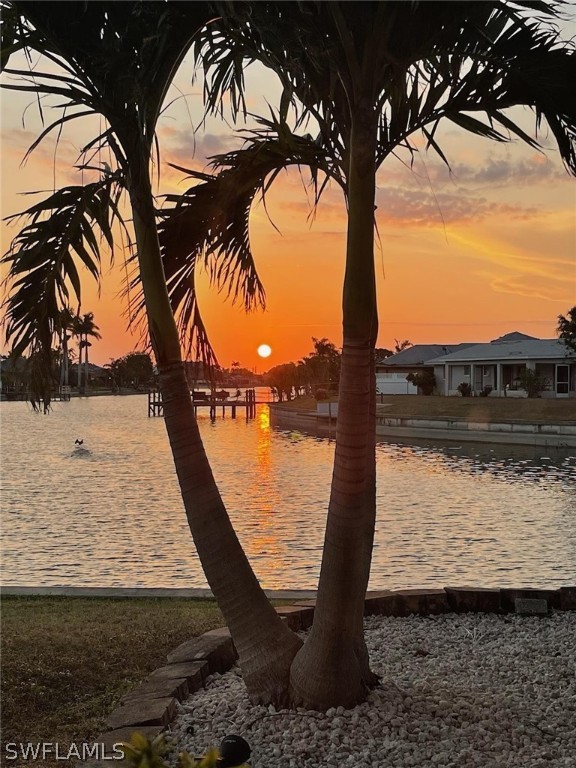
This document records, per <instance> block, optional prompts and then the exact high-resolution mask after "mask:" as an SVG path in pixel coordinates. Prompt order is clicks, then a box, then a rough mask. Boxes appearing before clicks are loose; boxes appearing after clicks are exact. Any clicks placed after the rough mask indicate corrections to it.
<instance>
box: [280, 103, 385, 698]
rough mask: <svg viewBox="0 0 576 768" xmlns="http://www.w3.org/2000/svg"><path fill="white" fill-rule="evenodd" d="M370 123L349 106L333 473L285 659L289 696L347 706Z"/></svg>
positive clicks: (358, 581)
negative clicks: (307, 597) (309, 612)
mask: <svg viewBox="0 0 576 768" xmlns="http://www.w3.org/2000/svg"><path fill="white" fill-rule="evenodd" d="M375 145H376V124H375V120H374V117H373V114H372V113H371V111H370V110H366V112H364V113H362V110H358V111H357V113H356V115H355V121H354V123H353V126H352V131H351V137H350V169H349V176H348V184H349V217H348V239H347V252H346V274H345V278H344V292H343V336H344V339H343V349H342V368H341V378H340V394H339V400H338V421H337V427H336V449H335V459H334V473H333V477H332V489H331V495H330V503H329V508H328V520H327V526H326V535H325V540H324V554H323V558H322V568H321V572H320V582H319V586H318V600H317V604H316V612H315V616H314V624H313V627H312V631H311V633H310V637H309V638H308V640H307V642H306V644H305V646H304V647H303V649H302V650H301V651H300V652H299V653H298V655H297V656H296V658H295V660H294V664H293V665H292V670H291V688H292V695H293V698H294V700H295V701H296V702H297V703H303V705H304V706H306V707H310V708H313V709H320V710H326V709H327V708H329V707H334V706H338V705H342V706H353V705H354V704H356V703H358V702H359V701H361V700H363V699H364V698H365V696H366V692H367V687H368V685H369V684H370V683H372V682H373V680H374V678H373V676H372V675H371V673H370V671H369V668H368V657H367V653H366V647H365V644H364V639H363V616H364V599H365V595H366V589H367V586H368V577H369V573H370V564H371V556H372V543H373V536H374V521H375V500H376V499H375V456H374V452H375V418H374V411H375V391H374V381H373V374H374V363H373V354H374V343H375V339H376V336H377V309H376V287H375V274H374V199H375Z"/></svg>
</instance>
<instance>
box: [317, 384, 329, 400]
mask: <svg viewBox="0 0 576 768" xmlns="http://www.w3.org/2000/svg"><path fill="white" fill-rule="evenodd" d="M314 397H315V398H316V400H327V399H328V390H327V389H323V388H322V387H318V388H317V389H316V391H315V392H314Z"/></svg>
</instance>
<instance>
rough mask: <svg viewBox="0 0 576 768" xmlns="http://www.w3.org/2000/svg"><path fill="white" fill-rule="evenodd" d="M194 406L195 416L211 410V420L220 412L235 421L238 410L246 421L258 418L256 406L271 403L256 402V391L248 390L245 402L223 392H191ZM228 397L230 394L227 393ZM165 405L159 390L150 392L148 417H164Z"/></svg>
mask: <svg viewBox="0 0 576 768" xmlns="http://www.w3.org/2000/svg"><path fill="white" fill-rule="evenodd" d="M190 394H191V396H192V405H193V406H194V415H195V416H197V415H198V409H206V408H207V409H209V412H210V418H211V419H215V418H216V416H217V414H218V413H219V412H220V413H221V415H222V417H223V418H224V417H225V416H226V415H230V416H231V417H232V418H233V419H235V418H236V415H237V413H238V410H240V412H242V409H244V414H245V416H246V420H248V419H253V418H254V417H255V416H256V406H257V405H261V404H262V403H268V402H269V401H268V400H266V401H264V400H262V401H257V400H256V391H255V390H254V389H247V390H246V395H245V399H244V400H240V399H238V398H233V399H231V398H230V397H229V396H226V397H225V396H224V394H223V392H217V393H215V394H214V395H211V394H209V393H206V392H191V393H190ZM225 394H226V395H228V393H225ZM163 415H164V404H163V403H162V394H161V392H160V391H159V390H157V389H153V390H150V391H149V392H148V416H163Z"/></svg>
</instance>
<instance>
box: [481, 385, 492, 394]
mask: <svg viewBox="0 0 576 768" xmlns="http://www.w3.org/2000/svg"><path fill="white" fill-rule="evenodd" d="M493 389H494V387H491V386H490V384H486V385H485V386H484V388H483V389H482V392H480V397H488V395H489V394H490V392H492V390H493Z"/></svg>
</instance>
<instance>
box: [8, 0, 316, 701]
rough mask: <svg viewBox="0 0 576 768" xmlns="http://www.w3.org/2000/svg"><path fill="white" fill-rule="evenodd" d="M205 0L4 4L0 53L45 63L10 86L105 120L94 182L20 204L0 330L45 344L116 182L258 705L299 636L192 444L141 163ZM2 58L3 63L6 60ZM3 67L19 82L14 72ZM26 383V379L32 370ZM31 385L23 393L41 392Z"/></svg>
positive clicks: (211, 573) (106, 218) (146, 162)
mask: <svg viewBox="0 0 576 768" xmlns="http://www.w3.org/2000/svg"><path fill="white" fill-rule="evenodd" d="M213 15H214V11H213V9H212V8H211V7H210V6H209V5H208V4H205V3H180V2H169V3H147V2H125V3H114V2H92V3H84V2H67V3H48V4H46V3H44V2H34V1H30V2H28V1H26V2H12V3H5V4H4V14H3V21H6V24H3V27H2V30H3V33H5V34H6V40H5V41H3V43H5V44H4V45H3V52H4V53H6V52H10V51H12V50H16V49H18V48H26V49H33V50H37V51H39V52H41V53H42V54H43V55H44V56H45V57H47V58H48V60H49V61H50V63H51V64H56V65H57V67H58V69H59V71H60V72H62V71H63V74H56V73H55V72H54V70H55V69H56V68H55V67H52V68H51V69H46V70H45V71H41V70H40V69H39V68H36V69H35V70H34V74H33V79H30V78H28V79H27V80H25V82H24V83H22V82H19V83H18V84H16V85H13V84H12V85H11V86H10V87H15V88H17V89H20V90H25V91H30V92H33V93H37V94H38V93H40V94H43V95H44V94H51V95H57V96H58V97H59V99H60V104H62V103H64V104H65V105H66V111H65V113H64V115H63V116H62V117H61V118H60V119H58V120H56V121H55V122H54V123H53V124H52V125H50V126H48V128H46V129H45V130H44V131H43V133H42V134H41V136H40V137H39V139H38V140H37V141H36V142H35V143H34V145H33V146H32V148H33V147H34V146H35V145H36V144H37V143H38V141H40V140H41V138H42V137H43V136H44V135H46V134H47V133H48V132H49V131H50V130H51V129H54V128H58V127H60V126H61V125H63V124H64V123H65V122H67V121H69V120H71V119H73V118H74V117H80V116H84V115H88V114H99V115H102V116H103V117H104V118H105V120H106V127H105V129H104V131H103V132H102V134H100V135H99V136H97V137H96V138H95V139H94V140H93V141H91V142H90V143H89V144H88V145H87V147H85V157H87V158H88V160H86V161H85V163H84V164H83V167H84V168H85V169H89V170H92V171H94V170H95V169H96V170H97V171H100V172H101V176H100V178H99V180H98V181H96V182H93V183H91V184H87V185H85V186H83V187H76V186H73V187H67V188H65V189H64V190H60V191H59V192H57V193H54V194H53V195H50V196H49V197H48V198H47V199H46V200H44V201H42V202H40V203H38V204H37V205H35V206H33V207H32V208H30V209H28V211H27V212H26V213H27V215H28V216H29V217H30V218H31V219H32V223H31V224H29V225H27V226H26V227H25V228H24V229H23V230H22V231H21V232H20V233H19V235H17V237H16V238H15V240H14V241H13V243H12V246H11V249H10V251H9V253H8V255H7V256H6V260H7V261H8V262H9V263H10V278H11V279H12V281H13V283H15V284H16V290H15V292H14V293H13V294H12V295H11V297H10V298H9V300H8V304H7V318H8V320H7V323H8V325H7V336H8V338H11V339H12V340H13V342H14V348H15V350H16V351H17V352H20V353H22V352H23V351H24V350H26V349H28V348H30V349H32V350H34V351H36V350H38V351H39V352H42V354H45V352H44V350H45V349H46V346H47V344H48V342H49V340H50V339H51V337H52V334H53V332H54V319H53V318H54V315H55V313H56V311H59V304H61V303H64V302H66V301H67V299H68V295H69V292H70V289H72V290H73V291H74V292H75V294H76V298H77V299H78V301H79V302H80V282H79V279H78V273H77V271H76V267H75V264H74V258H73V256H75V257H76V258H78V259H79V260H80V261H81V262H83V264H84V265H85V266H86V267H88V269H89V270H90V271H91V272H92V274H93V275H94V276H98V275H99V274H100V249H99V244H98V239H97V238H96V237H95V235H94V234H93V231H92V228H93V227H96V228H98V229H100V231H101V232H102V234H103V236H104V238H105V240H106V241H107V242H108V244H109V245H110V246H111V245H112V243H113V236H112V224H111V217H112V218H114V217H115V218H120V209H119V208H118V200H119V196H120V194H121V192H122V191H123V190H125V191H126V192H127V195H128V199H129V204H130V210H131V214H132V225H133V230H134V231H133V240H134V242H135V244H136V252H135V254H134V262H135V264H136V265H137V272H138V278H139V281H140V284H141V286H142V291H143V306H144V307H145V313H146V317H147V324H148V330H149V337H150V341H151V345H152V348H153V351H154V356H155V358H156V365H157V369H158V374H159V385H160V390H161V392H162V399H163V403H164V417H165V418H164V420H165V424H166V430H167V433H168V438H169V442H170V446H171V449H172V454H173V457H174V464H175V467H176V472H177V475H178V479H179V483H180V488H181V491H182V498H183V501H184V506H185V510H186V514H187V518H188V522H189V526H190V529H191V531H192V535H193V538H194V542H195V545H196V549H197V552H198V554H199V557H200V560H201V562H202V566H203V568H204V572H205V574H206V578H207V580H208V583H209V584H210V587H211V589H212V591H213V593H214V595H215V597H216V599H217V601H218V604H219V606H220V608H221V610H222V612H223V614H224V616H225V619H226V622H227V624H228V626H229V628H230V631H231V632H232V635H233V637H234V641H235V644H236V648H237V651H238V653H239V656H240V661H241V664H242V669H243V673H244V679H245V681H246V684H247V686H248V689H249V691H250V692H251V694H252V695H253V696H257V697H259V698H260V699H261V700H263V701H277V702H278V701H280V700H282V699H283V698H284V699H286V695H287V691H288V680H289V670H290V664H291V661H292V659H293V657H294V655H295V653H296V651H297V650H298V649H299V648H300V646H301V645H302V641H301V640H300V639H299V638H298V637H297V636H296V635H295V634H294V633H293V632H291V631H290V630H289V629H288V628H287V627H286V626H285V625H284V624H283V622H282V621H281V619H280V618H279V616H278V615H277V613H276V611H275V610H274V608H273V607H272V605H271V604H270V602H269V601H268V599H267V597H266V595H265V594H264V591H263V590H262V588H261V586H260V584H259V583H258V580H257V579H256V577H255V575H254V573H253V571H252V569H251V567H250V564H249V563H248V560H247V558H246V555H245V553H244V551H243V549H242V547H241V545H240V543H239V541H238V538H237V536H236V533H235V531H234V529H233V527H232V525H231V523H230V519H229V517H228V514H227V512H226V509H225V507H224V504H223V502H222V499H221V497H220V493H219V491H218V487H217V485H216V483H215V481H214V477H213V474H212V470H211V467H210V465H209V463H208V459H207V456H206V453H205V450H204V446H203V445H202V440H201V438H200V433H199V430H198V425H197V423H196V419H195V415H194V409H193V407H192V400H191V396H190V391H189V388H188V384H187V381H186V376H185V370H184V363H183V360H182V353H181V338H180V336H179V332H178V327H177V324H176V321H175V317H174V313H173V311H172V306H171V302H170V297H169V295H168V291H167V287H166V279H165V275H164V270H163V265H162V258H161V253H160V247H159V242H158V235H157V228H156V210H155V205H154V196H153V193H152V179H151V168H150V165H151V161H152V151H153V147H154V141H155V128H156V123H157V120H158V116H159V114H160V110H161V108H162V105H163V102H164V99H165V95H166V91H167V89H168V86H169V85H170V83H171V80H172V77H173V75H174V73H175V71H176V69H177V67H178V66H179V65H180V63H181V61H182V59H183V57H184V55H185V53H186V52H187V50H188V48H189V46H190V44H191V41H192V38H193V35H194V33H195V32H197V30H198V29H199V28H201V27H202V26H204V25H205V24H206V23H207V22H208V21H210V19H212V18H213ZM3 64H4V65H5V64H6V61H5V59H4V60H3ZM5 71H6V72H7V73H8V74H11V75H17V76H20V77H23V78H27V75H28V73H27V72H26V71H22V70H9V69H5ZM104 150H106V151H107V152H109V153H110V154H111V156H112V157H113V158H114V160H115V162H116V163H117V169H116V170H115V171H113V172H112V171H111V170H110V169H109V168H107V167H106V168H98V167H95V166H94V165H91V164H90V159H89V158H90V157H92V156H97V155H98V152H103V151H104ZM188 309H189V310H190V312H191V313H192V315H193V316H194V317H195V321H196V324H195V330H194V333H193V334H192V335H191V336H190V337H189V338H188V340H187V342H186V343H187V347H188V349H190V348H191V347H192V346H193V345H194V346H195V347H196V350H197V351H199V352H204V353H205V356H206V357H207V358H208V361H209V362H212V364H214V362H215V361H214V358H213V357H210V350H209V346H208V343H207V339H206V336H205V334H204V332H203V328H202V325H201V320H200V317H199V314H198V309H197V307H196V306H194V305H192V307H189V308H188ZM36 381H37V382H38V378H37V379H36ZM45 382H46V388H45V390H44V391H42V392H39V393H38V394H37V396H36V398H37V399H36V400H35V402H39V400H40V398H42V399H43V401H44V405H45V407H46V405H47V401H48V397H49V393H48V389H47V384H48V379H47V378H46V379H45Z"/></svg>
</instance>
